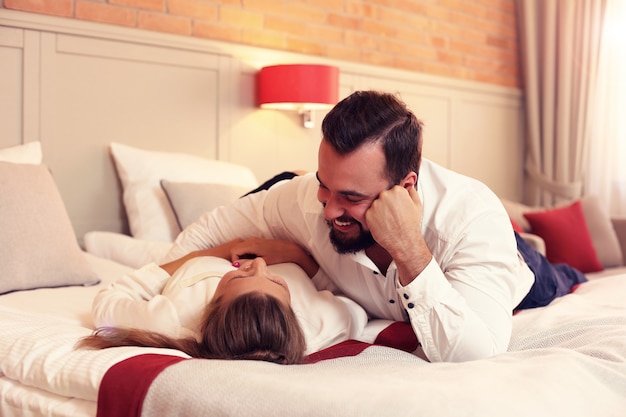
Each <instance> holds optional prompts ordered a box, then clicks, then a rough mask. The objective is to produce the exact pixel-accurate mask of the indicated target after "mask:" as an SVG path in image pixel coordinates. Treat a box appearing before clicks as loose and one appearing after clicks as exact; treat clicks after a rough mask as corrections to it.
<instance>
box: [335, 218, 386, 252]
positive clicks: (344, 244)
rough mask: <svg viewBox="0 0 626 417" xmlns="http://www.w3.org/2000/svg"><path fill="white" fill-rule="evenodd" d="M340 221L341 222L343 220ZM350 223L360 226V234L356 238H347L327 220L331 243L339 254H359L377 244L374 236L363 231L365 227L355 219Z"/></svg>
mask: <svg viewBox="0 0 626 417" xmlns="http://www.w3.org/2000/svg"><path fill="white" fill-rule="evenodd" d="M339 220H340V221H341V219H339ZM350 221H354V222H355V224H358V226H359V234H358V236H356V237H354V238H346V237H345V236H344V234H343V233H341V232H339V231H337V230H336V229H335V228H334V227H333V222H332V221H330V220H326V224H328V227H330V233H329V237H330V243H332V244H333V246H334V247H335V250H336V251H337V253H341V254H347V253H357V252H360V251H362V250H365V249H367V248H369V247H371V246H373V245H374V244H375V243H376V241H375V240H374V237H373V236H372V234H371V233H370V232H367V231H365V230H363V226H362V225H361V224H360V223H358V222H356V221H355V220H353V219H350Z"/></svg>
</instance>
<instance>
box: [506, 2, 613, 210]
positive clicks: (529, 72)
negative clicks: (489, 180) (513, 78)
mask: <svg viewBox="0 0 626 417" xmlns="http://www.w3.org/2000/svg"><path fill="white" fill-rule="evenodd" d="M516 1H517V3H516V5H517V12H518V21H519V29H520V32H519V33H520V46H521V48H520V50H521V61H522V74H523V82H524V92H525V113H526V132H525V133H526V163H525V168H526V195H525V199H524V200H525V202H526V203H528V204H537V205H552V204H554V203H557V202H559V201H562V200H571V199H574V198H578V197H580V196H581V193H582V184H583V174H584V172H583V171H584V167H585V163H584V155H585V152H586V151H587V150H588V148H589V146H590V143H591V140H590V133H589V131H590V129H589V126H588V117H587V114H588V113H589V110H590V107H591V102H592V100H591V97H592V96H593V90H594V88H595V81H596V73H597V69H598V55H599V54H598V51H599V45H600V39H601V30H602V21H603V14H604V10H605V4H606V0H516Z"/></svg>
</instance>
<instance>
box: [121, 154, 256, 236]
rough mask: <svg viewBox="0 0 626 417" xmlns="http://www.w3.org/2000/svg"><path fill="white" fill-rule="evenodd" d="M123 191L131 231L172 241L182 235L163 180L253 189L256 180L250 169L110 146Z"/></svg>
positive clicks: (199, 159)
mask: <svg viewBox="0 0 626 417" xmlns="http://www.w3.org/2000/svg"><path fill="white" fill-rule="evenodd" d="M110 149H111V154H112V156H113V160H114V161H115V166H116V169H117V174H118V176H119V178H120V182H121V184H122V188H123V199H124V207H125V209H126V215H127V216H128V223H129V226H130V232H131V234H132V235H133V237H136V238H138V239H142V240H156V241H165V242H172V241H174V239H176V236H178V234H179V233H180V227H179V226H178V223H177V221H176V216H175V215H174V212H173V211H172V208H171V207H170V203H169V201H168V200H167V197H166V195H165V192H164V191H163V189H162V188H161V184H160V182H161V180H169V181H181V182H205V183H206V182H211V183H218V184H230V185H240V186H242V187H247V188H248V189H253V188H255V187H256V186H257V185H258V182H257V179H256V178H255V176H254V174H253V173H252V171H251V170H250V169H249V168H246V167H244V166H242V165H237V164H233V163H230V162H225V161H216V160H211V159H206V158H201V157H198V156H194V155H189V154H184V153H178V152H161V151H147V150H143V149H138V148H134V147H130V146H127V145H122V144H119V143H111V144H110Z"/></svg>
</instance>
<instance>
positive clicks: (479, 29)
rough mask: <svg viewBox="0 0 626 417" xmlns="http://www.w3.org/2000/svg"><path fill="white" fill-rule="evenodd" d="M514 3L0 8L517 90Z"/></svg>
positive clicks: (325, 1) (310, 1)
mask: <svg viewBox="0 0 626 417" xmlns="http://www.w3.org/2000/svg"><path fill="white" fill-rule="evenodd" d="M514 1H515V0H472V1H469V0H299V1H295V0H221V1H215V0H0V6H1V7H4V8H7V9H15V10H22V11H28V12H33V13H42V14H50V15H56V16H64V17H70V18H75V19H81V20H90V21H97V22H104V23H109V24H113V25H120V26H129V27H137V28H141V29H146V30H154V31H160V32H168V33H175V34H179V35H184V36H195V37H199V38H208V39H216V40H220V41H228V42H236V43H241V44H247V45H254V46H260V47H266V48H273V49H280V50H286V51H292V52H299V53H304V54H309V55H318V56H325V57H329V58H334V59H343V60H348V61H354V62H361V63H366V64H373V65H379V66H384V67H392V68H399V69H405V70H411V71H418V72H423V73H427V74H435V75H442V76H447V77H453V78H459V79H464V80H471V81H479V82H485V83H490V84H496V85H502V86H507V87H518V88H519V87H520V86H521V81H520V76H519V62H518V37H517V30H516V15H515V4H514Z"/></svg>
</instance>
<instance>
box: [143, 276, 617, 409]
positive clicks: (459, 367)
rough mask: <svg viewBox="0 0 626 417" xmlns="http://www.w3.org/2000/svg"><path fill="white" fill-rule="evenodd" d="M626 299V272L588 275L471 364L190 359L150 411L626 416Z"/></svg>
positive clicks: (164, 381) (371, 358) (401, 356)
mask: <svg viewBox="0 0 626 417" xmlns="http://www.w3.org/2000/svg"><path fill="white" fill-rule="evenodd" d="M624 295H626V277H615V278H607V279H605V280H599V281H594V282H589V283H586V284H584V285H583V286H582V287H580V288H579V289H578V291H577V292H576V293H574V294H570V295H568V296H566V297H564V298H562V299H560V300H558V301H556V302H555V303H554V305H551V306H548V307H545V308H541V309H535V310H528V311H524V312H521V313H520V314H519V315H517V316H516V317H515V318H514V321H515V326H514V337H513V339H512V342H511V346H510V351H509V352H507V353H504V354H501V355H497V356H495V357H493V358H490V359H485V360H479V361H473V362H466V363H458V364H454V363H437V364H431V363H427V362H425V361H423V360H421V359H419V358H416V357H415V356H413V355H411V354H409V353H405V352H402V351H398V350H394V349H390V348H384V347H379V346H373V347H370V348H367V349H366V350H365V351H363V352H362V353H361V354H359V355H357V356H354V357H348V358H339V359H332V360H328V361H324V362H319V363H317V364H314V365H304V366H294V367H280V366H275V365H272V364H265V363H245V364H241V363H235V362H207V361H183V362H180V363H179V364H177V365H174V366H171V367H169V368H168V369H166V370H165V371H164V372H163V373H162V374H161V375H159V376H158V377H157V379H156V380H155V382H154V383H153V385H152V387H151V389H150V392H149V393H148V396H147V399H146V402H145V403H144V410H143V414H142V416H146V417H148V416H158V415H167V416H180V417H183V416H185V417H187V416H198V415H224V416H226V415H227V416H244V415H254V416H276V415H286V416H287V415H288V416H342V417H347V416H354V417H357V416H359V417H363V416H372V417H373V416H384V415H401V416H430V417H432V416H455V417H459V416H534V417H537V416H546V417H548V416H549V417H554V416H567V417H575V416H581V417H583V416H584V417H588V416H615V417H617V416H624V415H625V413H626V306H625V304H624V301H623V299H624ZM202 387H210V389H209V390H208V392H207V391H206V390H205V391H203V390H202Z"/></svg>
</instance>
